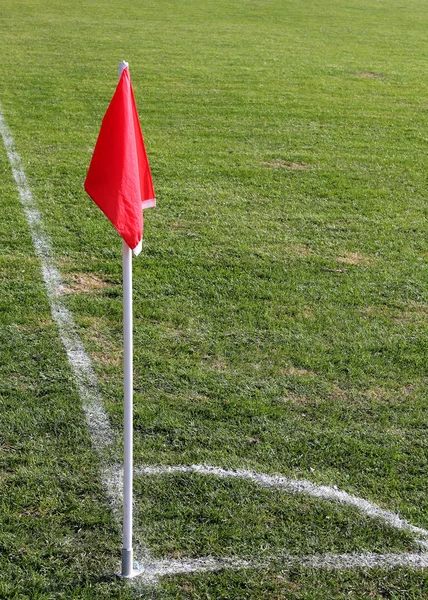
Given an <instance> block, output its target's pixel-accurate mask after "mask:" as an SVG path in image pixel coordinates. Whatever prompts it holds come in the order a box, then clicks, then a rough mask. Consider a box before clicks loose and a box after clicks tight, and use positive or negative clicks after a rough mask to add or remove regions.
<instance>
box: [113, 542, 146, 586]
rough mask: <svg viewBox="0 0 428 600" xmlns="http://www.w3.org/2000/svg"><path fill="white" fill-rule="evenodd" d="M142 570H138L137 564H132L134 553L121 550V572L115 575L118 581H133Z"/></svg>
mask: <svg viewBox="0 0 428 600" xmlns="http://www.w3.org/2000/svg"><path fill="white" fill-rule="evenodd" d="M142 573H143V570H142V569H140V568H139V565H138V563H134V553H133V551H132V549H131V550H126V549H125V548H122V572H121V573H117V576H118V577H120V579H133V578H134V577H138V575H142Z"/></svg>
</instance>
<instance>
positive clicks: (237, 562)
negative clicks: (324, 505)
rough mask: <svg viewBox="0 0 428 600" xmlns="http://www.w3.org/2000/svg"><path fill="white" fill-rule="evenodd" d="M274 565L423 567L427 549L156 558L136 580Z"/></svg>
mask: <svg viewBox="0 0 428 600" xmlns="http://www.w3.org/2000/svg"><path fill="white" fill-rule="evenodd" d="M272 565H276V566H277V567H279V568H281V569H287V568H291V567H301V568H304V569H328V570H331V571H334V570H338V571H346V570H350V569H376V568H379V569H386V570H389V569H395V568H396V567H409V568H412V569H426V568H427V567H428V553H421V554H417V553H410V552H409V553H402V554H400V553H396V554H394V553H388V554H376V553H374V552H367V553H362V554H313V555H308V556H293V555H290V554H288V555H287V554H285V555H283V556H281V555H277V556H272V557H271V558H269V559H266V560H257V559H255V560H254V559H253V560H244V559H239V558H214V557H212V556H207V557H204V558H194V559H187V560H186V559H184V560H160V561H157V562H152V563H146V564H144V571H143V574H142V575H141V576H140V581H141V582H142V583H145V584H150V583H156V582H157V580H158V578H159V577H165V576H171V575H180V574H183V573H206V572H210V571H221V570H222V569H234V570H238V569H266V568H269V567H272Z"/></svg>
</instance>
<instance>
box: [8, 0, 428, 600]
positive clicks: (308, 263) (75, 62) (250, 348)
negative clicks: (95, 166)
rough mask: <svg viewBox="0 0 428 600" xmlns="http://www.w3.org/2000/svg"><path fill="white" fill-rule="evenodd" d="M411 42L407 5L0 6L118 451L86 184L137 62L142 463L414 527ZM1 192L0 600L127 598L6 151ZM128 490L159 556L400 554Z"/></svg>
mask: <svg viewBox="0 0 428 600" xmlns="http://www.w3.org/2000/svg"><path fill="white" fill-rule="evenodd" d="M426 31H427V14H426V10H425V3H423V2H421V1H417V0H410V1H409V2H407V3H406V4H405V5H403V4H402V3H400V2H397V1H396V0H390V1H389V2H381V1H380V2H376V3H373V2H368V1H366V0H355V2H353V3H351V4H346V5H344V3H342V2H338V1H337V0H330V1H327V0H324V1H322V2H321V1H318V2H311V3H306V4H305V3H301V2H297V1H295V0H290V1H288V2H284V1H280V0H266V1H263V2H260V1H255V0H236V2H234V3H229V2H226V1H225V0H219V1H218V2H215V3H211V2H206V1H205V0H199V1H198V2H196V1H194V0H186V1H184V2H180V3H179V4H177V3H176V2H171V1H169V2H168V1H166V0H157V1H156V2H154V1H153V0H136V1H134V2H133V3H132V5H131V6H128V7H127V8H126V10H125V9H124V6H123V4H121V3H119V2H117V1H115V0H106V1H104V2H81V1H76V2H73V3H70V2H66V1H65V0H57V1H55V2H53V0H49V1H48V0H44V1H41V0H33V1H31V2H29V1H28V0H26V1H22V0H21V1H14V2H11V1H10V0H4V1H3V3H2V8H1V13H0V48H1V50H2V55H3V56H4V57H7V60H4V61H3V62H2V64H1V65H0V77H1V81H2V82H3V83H2V87H1V91H0V104H1V107H2V111H3V114H4V116H5V118H6V120H7V123H8V125H9V127H10V128H11V130H12V132H13V136H14V138H15V141H16V145H17V150H18V152H19V153H20V155H21V157H22V159H23V164H24V168H25V170H26V174H27V177H28V180H29V184H30V187H31V190H32V192H33V194H34V197H35V199H36V201H37V204H38V206H39V207H40V210H41V213H42V216H43V220H44V223H45V226H46V229H47V231H48V233H49V236H50V238H51V241H52V245H53V248H54V252H55V260H56V262H57V265H58V268H59V270H60V271H61V273H62V275H63V277H64V281H65V291H66V294H65V301H66V303H67V305H68V307H69V308H70V310H71V311H72V313H73V316H74V318H75V320H76V322H77V323H78V326H79V333H80V335H81V337H82V339H83V340H84V343H85V346H86V349H87V351H88V352H89V353H90V355H91V357H92V359H93V361H94V367H95V369H96V372H97V376H98V380H99V383H100V386H101V390H102V394H103V398H104V401H105V405H106V408H107V411H108V413H109V416H110V418H111V421H112V424H113V427H114V429H115V431H117V432H120V430H121V424H122V404H121V350H120V348H121V285H120V282H121V262H120V251H121V246H120V240H119V238H118V237H117V235H116V234H115V232H114V230H113V229H112V227H111V226H110V225H109V223H108V222H107V221H106V220H105V218H104V217H103V215H102V214H101V213H100V212H99V211H98V209H97V208H96V207H95V206H94V205H93V204H92V203H91V201H90V200H89V199H88V198H87V197H86V196H85V194H84V192H83V180H84V177H85V173H86V170H87V166H88V163H89V160H90V156H91V152H92V149H93V146H94V143H95V139H96V135H97V132H98V129H99V125H100V122H101V118H102V116H103V113H104V111H105V109H106V106H107V104H108V102H109V100H110V97H111V95H112V93H113V90H114V86H115V82H116V78H117V75H116V68H117V63H118V61H119V60H123V59H125V60H128V61H129V63H130V68H131V76H132V79H133V85H134V89H135V93H136V99H137V105H138V107H139V112H140V116H141V121H142V125H143V131H144V136H145V140H146V146H147V150H148V154H149V158H150V163H151V167H152V173H153V177H154V183H155V189H156V195H157V198H158V209H156V210H150V211H147V212H146V217H145V218H146V233H145V236H146V237H145V243H144V249H143V253H142V255H141V258H139V259H138V260H135V261H134V280H135V308H134V310H135V413H136V414H135V427H136V435H135V448H136V462H137V463H138V464H160V463H162V464H173V465H174V464H192V463H207V464H213V465H217V466H221V467H233V468H247V469H254V470H257V471H261V472H266V473H281V474H284V475H287V476H291V477H294V478H306V479H310V480H311V481H314V482H316V483H321V484H327V485H337V486H338V487H340V488H342V489H345V490H346V491H348V492H350V493H353V494H356V495H358V496H360V497H363V498H367V499H368V500H370V501H372V502H375V503H377V504H379V505H381V506H382V507H384V508H387V509H388V510H394V511H396V512H399V513H400V515H402V516H403V517H404V518H406V519H408V520H409V521H410V522H411V523H413V524H414V525H418V526H421V527H425V528H427V527H428V520H427V514H428V510H427V508H428V507H427V498H426V492H425V490H426V473H427V466H428V465H427V463H428V460H427V437H426V417H427V414H426V413H427V396H426V383H427V381H426V366H427V314H428V305H427V291H428V290H427V280H428V279H427V256H428V243H427V203H426V194H427V183H426V175H425V171H426V156H425V155H426V131H427V121H428V112H427V101H426V98H427V83H426V76H425V74H426V64H425V62H426V61H425V55H424V52H423V48H424V45H426V37H427V34H426ZM0 169H1V174H2V176H1V179H0V190H1V191H0V202H1V205H2V215H3V223H4V225H3V227H2V228H1V231H0V235H1V240H2V243H1V254H0V274H1V282H0V283H1V288H2V291H1V296H0V303H1V304H0V306H1V312H0V319H1V337H2V341H1V347H2V361H1V391H0V394H1V395H0V398H1V402H2V422H1V424H0V433H1V443H2V469H3V471H2V484H3V493H2V517H3V519H4V526H3V528H2V530H3V533H2V537H1V545H2V548H3V549H4V552H3V553H2V558H1V563H0V564H1V575H0V595H3V597H5V598H15V597H16V598H26V597H28V598H54V597H55V598H56V597H65V598H100V597H112V598H116V597H117V598H127V597H132V596H133V595H136V594H137V595H138V594H139V593H140V592H138V591H135V590H134V591H133V590H132V589H128V587H127V586H123V585H122V584H120V583H118V582H115V581H114V579H113V578H112V577H111V573H112V572H113V571H114V568H116V565H117V561H118V559H119V550H118V548H119V547H120V540H119V537H118V536H119V532H118V531H117V528H116V526H115V524H114V520H113V518H112V515H111V512H110V509H109V506H108V504H107V502H106V500H105V497H104V495H103V490H102V485H101V477H100V475H99V470H98V463H97V456H96V455H94V453H93V451H92V449H91V445H90V440H89V438H88V435H87V433H86V429H85V423H84V417H83V412H82V409H81V404H80V400H79V397H78V394H77V392H76V389H75V386H74V383H73V380H72V376H71V372H70V369H69V367H68V365H67V360H66V357H65V354H64V352H63V350H62V349H61V343H60V339H59V336H58V331H57V329H56V326H55V325H54V323H53V321H52V318H51V316H50V312H49V306H48V301H47V297H46V294H45V291H44V288H43V282H42V278H41V273H40V267H39V264H38V261H37V259H36V257H35V254H34V251H33V249H32V243H31V238H30V236H29V232H28V226H27V224H26V222H25V217H24V214H23V211H22V208H21V207H20V204H19V200H18V196H17V193H16V190H15V187H14V184H13V180H12V175H11V173H10V167H9V164H8V161H7V158H6V155H5V152H4V150H3V148H2V147H1V148H0ZM118 454H119V449H118ZM136 491H137V507H138V510H139V513H138V514H139V515H140V516H141V524H138V523H137V528H138V527H139V529H138V531H139V535H141V536H142V537H144V538H145V539H146V540H147V541H148V542H149V545H150V546H151V547H152V550H153V552H154V553H155V554H156V555H157V556H159V557H163V556H168V555H172V556H175V555H177V556H204V555H206V554H207V553H211V554H214V555H218V556H226V555H230V554H235V555H237V556H241V555H242V556H244V555H245V556H250V555H251V554H255V555H257V556H259V555H262V554H263V548H265V551H266V552H269V553H275V552H280V551H281V549H286V550H287V552H291V551H292V550H293V548H294V549H295V551H296V552H298V553H305V552H314V553H316V552H325V551H330V550H331V551H334V552H339V551H350V552H351V551H376V550H379V551H384V550H388V549H391V548H392V549H397V548H398V549H401V550H403V551H404V550H405V549H406V548H411V547H412V544H413V541H412V540H409V539H407V538H406V535H405V534H403V535H401V534H400V535H399V534H398V533H397V532H394V531H391V530H389V529H388V528H386V527H381V526H380V525H379V524H376V523H375V522H372V523H371V526H370V522H368V521H366V520H364V519H363V518H362V517H361V516H360V515H357V513H354V512H353V511H350V510H339V508H338V507H334V506H332V505H330V504H328V503H325V502H321V501H315V500H310V501H309V500H307V499H302V498H300V497H289V496H284V495H283V494H280V493H278V492H275V493H273V492H266V491H261V490H259V489H257V488H255V489H254V488H253V487H252V486H251V485H249V484H238V483H237V482H226V481H220V482H219V481H217V480H215V479H208V480H205V479H204V480H202V481H200V480H199V479H198V477H196V476H190V475H182V476H180V477H174V478H172V479H171V478H168V477H166V478H153V479H152V478H147V479H146V478H145V479H144V480H140V479H138V481H137V487H136ZM284 501H285V502H284ZM306 504H308V505H309V506H310V510H309V512H305V510H304V509H303V508H302V506H305V505H306ZM327 516H330V517H331V518H330V519H327V518H326V517H327ZM252 519H254V521H252ZM326 521H328V523H327V524H326ZM206 523H207V525H206V526H205V524H206ZM250 523H252V527H250V525H249V524H250ZM208 524H209V525H208ZM305 526H306V527H305ZM341 528H342V530H343V528H344V529H345V531H347V532H349V535H348V538H347V539H346V540H344V539H343V538H341V536H340V533H339V532H340V531H341ZM308 529H309V530H310V531H311V532H312V533H313V535H311V536H308V535H307V531H308ZM161 534H162V535H161ZM241 534H242V535H241ZM265 534H266V535H268V539H267V542H266V539H265V540H264V542H265V545H263V543H262V542H261V539H262V538H263V536H264V535H265ZM426 593H427V581H426V575H424V574H423V573H421V572H412V571H410V570H406V569H400V570H397V571H394V572H386V571H382V570H373V571H366V572H359V571H352V572H347V573H338V572H334V571H333V572H320V571H318V572H310V570H305V569H294V570H291V571H287V570H286V571H284V569H282V567H281V565H280V564H278V565H272V570H271V571H269V572H263V573H260V572H258V571H254V572H249V571H245V572H226V571H222V572H219V573H217V574H209V575H207V574H205V575H201V574H195V575H192V576H178V577H172V578H168V579H163V580H162V582H161V586H160V588H159V589H158V590H157V591H153V590H151V591H145V592H144V594H145V595H151V594H152V595H159V596H160V597H164V598H190V597H191V598H238V597H239V598H245V597H248V598H281V597H284V598H285V597H287V598H326V599H327V598H335V597H337V598H339V597H344V596H345V595H347V597H350V598H365V597H367V598H369V597H370V598H371V597H375V598H384V597H386V598H424V597H425V596H426Z"/></svg>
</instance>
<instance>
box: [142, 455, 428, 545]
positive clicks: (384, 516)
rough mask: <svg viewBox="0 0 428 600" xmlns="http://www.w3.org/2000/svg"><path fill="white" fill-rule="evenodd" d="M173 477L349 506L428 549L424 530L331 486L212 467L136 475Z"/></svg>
mask: <svg viewBox="0 0 428 600" xmlns="http://www.w3.org/2000/svg"><path fill="white" fill-rule="evenodd" d="M169 473H198V474H199V475H212V476H215V477H223V478H224V477H230V478H235V479H248V480H250V481H253V482H254V483H256V484H257V485H260V486H261V487H265V488H276V489H280V490H284V491H285V492H288V493H289V494H309V495H310V496H314V497H315V498H321V499H323V500H330V501H332V502H337V503H339V504H347V505H348V506H353V507H355V508H356V509H358V510H359V511H360V512H361V513H363V514H365V515H367V516H369V517H371V518H374V519H379V520H380V521H383V522H384V523H385V524H387V525H390V526H391V527H394V528H395V529H405V530H407V531H411V532H412V533H413V534H415V536H416V538H417V539H416V541H417V542H418V544H419V545H420V546H421V547H422V548H424V549H428V531H427V530H426V529H422V528H421V527H415V526H414V525H412V524H411V523H409V522H408V521H406V520H405V519H403V518H401V517H399V516H398V515H397V514H395V513H393V512H391V511H389V510H385V509H383V508H380V507H379V506H376V504H373V503H371V502H368V501H367V500H364V498H358V496H353V495H351V494H348V492H344V491H342V490H339V489H337V488H336V487H330V486H327V485H317V484H316V483H312V482H311V481H307V480H306V479H288V478H287V477H282V476H280V475H267V474H265V473H255V472H253V471H246V470H243V469H237V470H232V469H221V468H220V467H212V466H209V465H189V466H184V465H178V466H163V465H160V466H143V467H139V468H138V469H136V472H135V474H136V475H167V474H169Z"/></svg>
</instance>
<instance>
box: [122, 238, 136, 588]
mask: <svg viewBox="0 0 428 600" xmlns="http://www.w3.org/2000/svg"><path fill="white" fill-rule="evenodd" d="M122 257H123V258H122V262H123V396H124V397H123V401H124V423H123V426H124V449H123V450H124V456H123V548H122V573H121V575H122V577H132V576H133V571H134V557H133V550H132V487H133V486H132V484H133V481H132V479H133V477H132V476H133V472H132V471H133V456H132V442H133V439H132V437H133V422H132V421H133V419H132V412H133V411H132V408H133V407H132V392H133V372H132V251H131V249H130V248H129V247H128V245H127V244H126V242H122Z"/></svg>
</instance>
